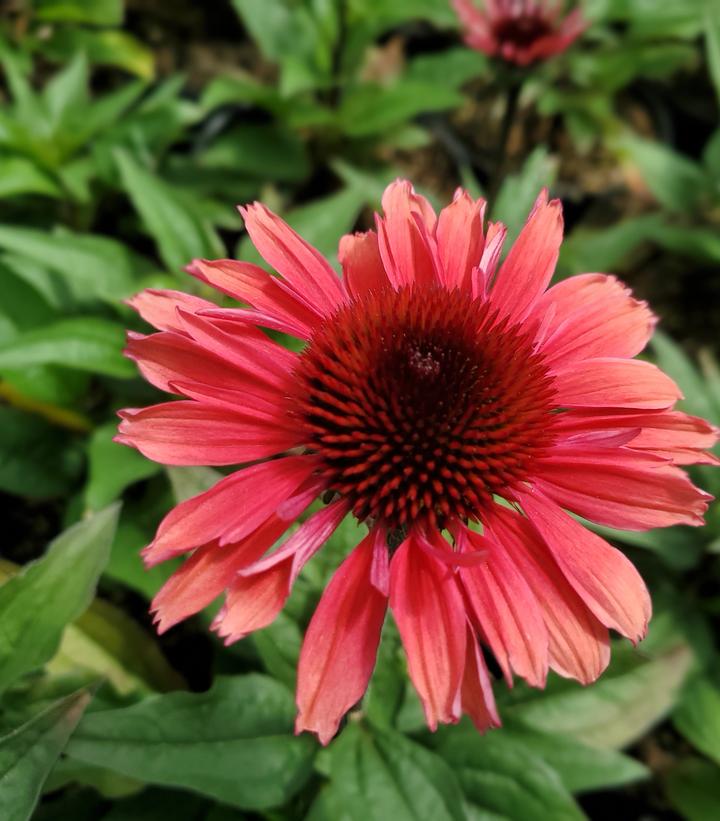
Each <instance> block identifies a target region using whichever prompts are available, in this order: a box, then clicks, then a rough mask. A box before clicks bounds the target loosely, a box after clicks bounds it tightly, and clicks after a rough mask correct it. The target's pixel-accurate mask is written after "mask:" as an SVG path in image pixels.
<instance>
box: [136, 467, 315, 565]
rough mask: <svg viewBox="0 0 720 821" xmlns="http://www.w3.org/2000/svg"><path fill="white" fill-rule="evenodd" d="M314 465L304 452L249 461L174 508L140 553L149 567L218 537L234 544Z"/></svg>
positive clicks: (306, 474) (311, 470) (279, 501)
mask: <svg viewBox="0 0 720 821" xmlns="http://www.w3.org/2000/svg"><path fill="white" fill-rule="evenodd" d="M316 466H317V463H316V461H315V460H314V459H313V458H312V457H309V456H287V457H284V458H282V459H275V460H273V461H271V462H263V463H261V464H257V465H252V466H251V467H248V468H244V469H243V470H238V471H236V472H235V473H232V474H231V475H230V476H227V477H225V478H224V479H221V480H220V481H219V482H218V483H217V484H216V485H214V486H213V487H211V488H210V490H207V491H205V492H204V493H200V494H199V495H197V496H193V497H192V498H191V499H187V500H186V501H184V502H181V503H180V504H179V505H177V506H176V507H174V508H173V509H172V510H171V511H170V512H169V513H168V514H167V516H165V518H164V519H163V520H162V522H160V526H159V527H158V530H157V534H156V536H155V539H154V541H153V542H152V543H151V544H150V545H148V547H146V548H145V550H144V551H143V556H144V558H145V562H146V563H147V564H148V565H153V564H157V563H158V562H161V561H164V560H165V559H169V558H170V557H172V556H177V555H178V554H180V553H186V552H187V551H188V550H192V549H193V548H194V547H198V546H200V545H203V544H207V543H208V542H210V541H213V540H214V539H219V540H220V543H221V544H228V543H231V542H239V541H241V540H242V539H244V538H245V537H246V536H248V535H249V534H250V533H252V532H253V530H255V529H256V528H257V527H259V526H260V525H261V524H262V523H263V522H264V521H265V520H266V519H267V518H268V516H271V515H272V514H273V513H274V512H275V510H276V509H277V508H278V507H279V506H280V505H281V504H282V503H283V502H284V501H285V500H286V499H288V498H289V497H290V496H292V495H293V493H294V491H295V490H296V489H297V488H298V487H300V485H301V484H302V483H303V482H305V481H306V480H307V479H308V478H309V477H310V475H311V474H312V472H313V471H314V470H315V468H316Z"/></svg>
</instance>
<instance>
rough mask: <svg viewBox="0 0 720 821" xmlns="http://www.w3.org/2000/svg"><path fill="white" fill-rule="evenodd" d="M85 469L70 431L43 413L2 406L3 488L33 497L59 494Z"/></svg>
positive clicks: (0, 465) (0, 460)
mask: <svg viewBox="0 0 720 821" xmlns="http://www.w3.org/2000/svg"><path fill="white" fill-rule="evenodd" d="M81 469H82V458H81V455H80V453H79V452H78V451H77V450H76V449H75V448H74V447H73V446H72V445H69V444H68V442H67V434H66V433H64V432H63V431H61V430H60V429H59V428H55V427H53V426H51V425H50V424H48V423H47V422H46V421H45V420H44V419H41V418H40V417H39V416H31V415H30V414H27V413H23V412H22V411H20V410H17V409H15V408H9V407H5V406H0V490H3V491H5V492H6V493H14V494H17V495H19V496H28V497H29V498H31V499H37V498H43V497H46V496H55V495H59V494H62V493H66V492H67V488H68V486H69V485H71V484H72V483H73V482H74V481H75V480H76V479H77V477H78V474H79V473H80V471H81Z"/></svg>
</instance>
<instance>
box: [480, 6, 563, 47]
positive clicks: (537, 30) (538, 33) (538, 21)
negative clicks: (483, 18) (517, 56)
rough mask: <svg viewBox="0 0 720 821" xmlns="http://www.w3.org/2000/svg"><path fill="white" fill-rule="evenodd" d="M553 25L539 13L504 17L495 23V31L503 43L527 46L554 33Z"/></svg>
mask: <svg viewBox="0 0 720 821" xmlns="http://www.w3.org/2000/svg"><path fill="white" fill-rule="evenodd" d="M552 30H553V29H552V26H551V25H550V23H549V22H548V21H547V20H545V18H544V17H542V16H541V15H539V14H525V15H521V16H517V17H503V18H501V19H500V20H498V21H497V22H496V23H495V24H494V25H493V33H494V34H495V37H496V38H497V40H498V41H499V42H501V43H514V44H515V45H516V46H518V47H519V48H527V47H528V46H531V45H532V44H533V43H534V42H535V41H537V40H539V39H540V38H541V37H547V35H548V34H552Z"/></svg>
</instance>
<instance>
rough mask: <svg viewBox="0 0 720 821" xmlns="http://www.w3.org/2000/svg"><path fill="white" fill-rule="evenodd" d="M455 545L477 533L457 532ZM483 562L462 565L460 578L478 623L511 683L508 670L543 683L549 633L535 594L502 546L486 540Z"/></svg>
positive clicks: (470, 540)
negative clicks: (465, 566)
mask: <svg viewBox="0 0 720 821" xmlns="http://www.w3.org/2000/svg"><path fill="white" fill-rule="evenodd" d="M458 536H459V540H458V541H459V543H460V545H461V546H462V547H463V548H464V543H465V542H467V543H468V549H473V547H472V546H473V544H474V542H475V541H476V537H477V534H476V533H474V532H473V531H471V530H468V529H466V528H464V527H463V528H462V529H461V530H460V531H459V532H458ZM483 545H484V546H485V548H486V550H487V551H488V556H487V561H486V563H485V564H484V565H479V566H477V567H472V568H462V569H461V570H460V579H461V580H462V585H463V588H464V589H465V591H466V594H467V596H466V597H467V600H468V602H469V604H470V607H471V609H472V612H473V613H474V615H475V618H476V621H477V625H478V627H479V629H480V631H481V632H482V634H483V636H484V637H485V639H486V641H487V643H488V645H489V646H490V649H491V650H492V651H493V653H494V655H495V658H496V659H497V661H498V664H499V665H500V667H501V668H502V670H503V673H504V674H505V678H506V680H507V682H508V684H509V685H512V673H513V672H515V673H516V674H517V675H519V676H521V677H522V678H524V679H525V680H526V681H527V682H528V684H530V685H531V686H533V687H543V686H544V685H545V679H546V678H547V671H548V635H547V629H546V627H545V622H544V620H543V615H542V610H541V608H540V605H539V604H538V602H537V600H536V598H535V595H534V594H533V592H532V590H531V589H530V587H529V586H528V584H527V582H526V581H525V579H524V578H523V577H522V575H521V574H520V572H519V571H518V569H517V567H516V566H515V565H514V564H513V562H512V561H511V560H510V558H509V557H508V555H507V553H506V552H505V550H504V549H503V548H502V547H501V546H500V545H498V544H497V543H495V542H493V541H491V540H489V539H486V540H484V542H483Z"/></svg>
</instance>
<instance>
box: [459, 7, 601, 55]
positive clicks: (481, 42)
mask: <svg viewBox="0 0 720 821" xmlns="http://www.w3.org/2000/svg"><path fill="white" fill-rule="evenodd" d="M453 6H454V7H455V11H456V12H457V15H458V17H459V18H460V22H461V23H462V25H463V28H464V30H465V42H466V43H467V44H468V45H469V46H470V48H474V49H476V50H477V51H481V52H483V54H487V55H488V56H489V57H499V58H500V59H502V60H505V61H506V62H509V63H515V64H516V65H519V66H527V65H529V64H530V63H533V62H535V61H537V60H546V59H548V58H549V57H553V56H554V55H556V54H561V53H562V52H563V51H565V50H566V49H567V48H568V46H570V45H571V44H572V43H573V42H574V41H575V40H576V39H577V38H578V37H579V36H580V35H581V34H582V32H583V31H584V30H585V28H586V26H587V23H586V21H585V20H584V19H583V16H582V13H581V11H580V9H579V8H576V9H574V10H573V11H571V12H570V13H569V14H567V15H564V14H563V2H562V0H483V9H481V8H480V7H479V6H478V5H477V4H476V0H453Z"/></svg>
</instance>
